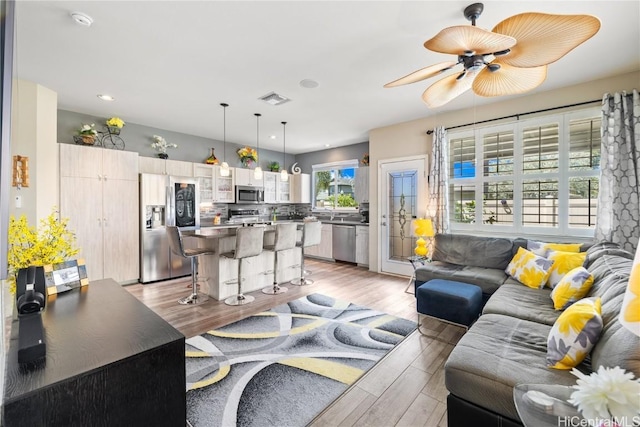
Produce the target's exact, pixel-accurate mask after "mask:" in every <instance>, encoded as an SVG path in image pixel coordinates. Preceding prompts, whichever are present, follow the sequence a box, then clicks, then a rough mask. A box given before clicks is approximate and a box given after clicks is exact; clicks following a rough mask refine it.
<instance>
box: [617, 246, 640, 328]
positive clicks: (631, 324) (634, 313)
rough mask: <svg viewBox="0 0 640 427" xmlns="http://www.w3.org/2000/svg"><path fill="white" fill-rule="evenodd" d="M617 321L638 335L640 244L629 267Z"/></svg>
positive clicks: (639, 319)
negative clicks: (627, 279) (625, 288)
mask: <svg viewBox="0 0 640 427" xmlns="http://www.w3.org/2000/svg"><path fill="white" fill-rule="evenodd" d="M619 321H620V323H621V324H622V325H623V326H624V327H625V328H627V329H628V330H630V331H631V332H633V333H634V334H635V335H638V336H640V246H638V249H637V250H636V256H635V259H634V261H633V267H631V276H629V283H628V284H627V291H626V293H625V294H624V300H623V301H622V310H620V319H619Z"/></svg>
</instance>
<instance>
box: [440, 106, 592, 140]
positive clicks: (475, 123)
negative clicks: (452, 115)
mask: <svg viewBox="0 0 640 427" xmlns="http://www.w3.org/2000/svg"><path fill="white" fill-rule="evenodd" d="M595 102H602V99H594V100H591V101H584V102H578V103H576V104H568V105H561V106H560V107H552V108H545V109H543V110H536V111H529V112H527V113H520V114H511V115H510V116H503V117H497V118H495V119H488V120H481V121H479V122H473V123H467V124H464V125H457V126H450V127H448V128H445V130H449V129H457V128H463V127H465V126H471V125H478V124H482V123H489V122H495V121H496V120H504V119H512V118H514V117H515V118H517V119H520V116H526V115H529V114H537V113H544V112H546V111H553V110H559V109H561V108H569V107H579V106H581V105H587V104H593V103H595ZM432 133H433V130H428V131H427V135H431V134H432Z"/></svg>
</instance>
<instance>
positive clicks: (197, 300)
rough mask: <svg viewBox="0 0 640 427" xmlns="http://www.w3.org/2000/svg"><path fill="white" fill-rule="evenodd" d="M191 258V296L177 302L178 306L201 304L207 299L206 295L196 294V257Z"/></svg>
mask: <svg viewBox="0 0 640 427" xmlns="http://www.w3.org/2000/svg"><path fill="white" fill-rule="evenodd" d="M190 258H191V295H188V296H186V297H184V298H181V299H179V300H178V302H179V303H180V304H183V305H187V304H191V305H194V304H201V303H203V302H205V301H207V300H208V299H209V296H208V295H205V294H203V293H199V292H198V257H197V256H193V257H190Z"/></svg>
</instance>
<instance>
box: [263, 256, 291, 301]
mask: <svg viewBox="0 0 640 427" xmlns="http://www.w3.org/2000/svg"><path fill="white" fill-rule="evenodd" d="M278 253H280V251H273V287H272V288H263V289H262V293H263V294H267V295H278V294H283V293H285V292H287V291H288V290H289V289H287V288H285V287H284V286H279V285H278V280H277V279H276V275H277V274H278Z"/></svg>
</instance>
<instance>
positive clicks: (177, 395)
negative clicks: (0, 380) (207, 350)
mask: <svg viewBox="0 0 640 427" xmlns="http://www.w3.org/2000/svg"><path fill="white" fill-rule="evenodd" d="M42 321H43V325H44V330H45V337H46V340H47V355H46V360H45V363H44V365H43V366H41V367H39V368H37V369H31V370H25V369H24V368H21V367H20V365H19V364H18V355H17V353H18V334H17V317H16V316H14V319H13V322H12V325H11V329H12V330H11V339H10V343H9V351H8V354H7V367H6V380H5V381H6V382H5V395H4V408H3V410H4V416H3V423H4V425H5V426H6V427H11V426H44V425H46V426H119V425H154V426H173V425H175V426H184V425H185V420H186V391H185V390H186V379H185V361H184V360H185V344H184V343H185V337H184V335H183V334H181V333H180V332H179V331H177V330H176V329H175V328H173V327H172V326H171V325H169V324H168V323H167V322H165V321H164V320H163V319H162V318H161V317H160V316H158V315H157V314H155V313H154V312H153V311H151V310H150V309H149V308H148V307H146V306H145V305H144V304H142V303H141V302H140V301H138V300H137V299H136V298H135V297H134V296H133V295H131V294H130V293H129V292H128V291H127V290H126V289H123V288H122V287H121V286H120V285H119V284H118V283H116V282H115V281H113V280H111V279H106V280H99V281H95V282H92V283H91V284H90V285H89V286H87V287H83V288H80V289H74V290H72V291H69V292H65V293H63V294H59V295H57V296H53V297H49V299H48V301H47V307H46V309H45V310H44V311H42Z"/></svg>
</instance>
